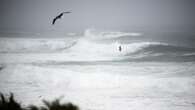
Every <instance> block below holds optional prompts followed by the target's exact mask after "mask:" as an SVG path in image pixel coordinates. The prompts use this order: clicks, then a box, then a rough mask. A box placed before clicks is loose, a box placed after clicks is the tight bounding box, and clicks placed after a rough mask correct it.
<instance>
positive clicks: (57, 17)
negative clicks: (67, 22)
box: [52, 11, 71, 25]
mask: <svg viewBox="0 0 195 110" xmlns="http://www.w3.org/2000/svg"><path fill="white" fill-rule="evenodd" d="M68 13H71V11H66V12H62V13H60V14H59V15H58V16H56V17H55V18H54V19H53V21H52V25H54V24H55V22H56V20H57V19H60V18H61V17H62V16H63V15H64V14H68Z"/></svg>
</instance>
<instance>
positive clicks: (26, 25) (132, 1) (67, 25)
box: [0, 0, 195, 32]
mask: <svg viewBox="0 0 195 110" xmlns="http://www.w3.org/2000/svg"><path fill="white" fill-rule="evenodd" d="M69 10H71V11H72V13H70V14H66V15H65V16H64V17H63V18H62V19H61V20H59V21H57V22H56V25H54V26H52V25H51V22H52V19H53V17H55V16H56V15H57V14H59V13H60V12H62V11H69ZM91 27H93V28H97V29H106V30H129V31H131V30H132V31H134V30H135V31H139V30H172V31H190V32H193V31H195V30H194V29H195V0H0V30H1V31H21V32H23V31H27V32H47V31H64V32H77V31H83V30H85V29H86V28H91Z"/></svg>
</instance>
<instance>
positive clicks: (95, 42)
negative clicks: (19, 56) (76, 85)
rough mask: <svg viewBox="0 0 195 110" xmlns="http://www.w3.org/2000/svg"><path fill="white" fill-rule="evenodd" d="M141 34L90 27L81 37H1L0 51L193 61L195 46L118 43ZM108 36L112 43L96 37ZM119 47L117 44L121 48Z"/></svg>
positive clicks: (84, 57) (80, 58)
mask: <svg viewBox="0 0 195 110" xmlns="http://www.w3.org/2000/svg"><path fill="white" fill-rule="evenodd" d="M142 35H143V34H142V33H127V32H97V31H95V30H93V29H88V30H86V31H85V32H84V35H83V36H81V37H74V38H71V39H70V38H63V39H51V38H50V39H49V38H47V39H46V38H45V39H3V40H0V46H1V48H0V53H35V54H36V53H45V52H56V53H62V57H63V58H62V59H66V60H68V61H67V62H69V61H195V48H189V47H182V46H178V45H173V44H168V43H165V42H157V41H153V42H149V41H139V42H138V41H137V42H135V41H134V42H131V43H121V42H120V38H122V37H124V36H126V37H132V36H133V37H140V36H142ZM116 38H117V39H116ZM108 39H109V40H112V42H109V43H105V42H99V40H101V41H104V40H108ZM113 39H115V40H113ZM119 47H121V51H120V50H119ZM52 58H53V57H52ZM52 60H53V59H52Z"/></svg>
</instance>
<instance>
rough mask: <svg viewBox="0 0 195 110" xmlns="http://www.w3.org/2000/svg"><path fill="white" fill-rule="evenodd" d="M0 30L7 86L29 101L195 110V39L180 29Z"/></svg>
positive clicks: (88, 109) (108, 109) (107, 109)
mask: <svg viewBox="0 0 195 110" xmlns="http://www.w3.org/2000/svg"><path fill="white" fill-rule="evenodd" d="M22 34H23V33H21V36H23V37H13V36H14V34H12V37H5V36H3V35H5V34H2V35H1V37H0V92H1V93H3V94H5V95H7V96H9V94H10V93H14V95H15V98H16V100H17V101H19V102H20V103H21V104H22V105H23V106H28V105H29V104H35V105H36V104H38V105H39V104H40V105H41V104H42V100H44V99H45V100H54V99H56V98H60V99H61V101H62V102H72V103H73V104H75V105H78V106H79V108H80V109H81V110H143V109H145V110H194V109H195V92H194V91H195V44H193V42H194V41H195V40H194V39H193V38H194V37H188V35H186V34H185V33H184V34H181V33H174V34H172V33H171V34H170V33H169V34H167V33H155V34H151V33H144V32H133V33H132V32H121V31H98V30H95V29H86V30H85V31H84V32H83V34H81V35H77V34H74V33H71V34H70V35H64V36H63V37H58V36H57V35H56V36H54V37H47V36H45V35H44V37H43V36H42V35H41V34H39V37H33V36H32V35H31V36H30V37H29V35H26V34H25V35H24V34H23V35H22Z"/></svg>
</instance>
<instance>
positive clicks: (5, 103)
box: [0, 93, 23, 110]
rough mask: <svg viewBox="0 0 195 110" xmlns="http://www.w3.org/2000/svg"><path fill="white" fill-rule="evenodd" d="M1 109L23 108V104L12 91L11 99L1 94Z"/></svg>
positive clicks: (13, 109) (15, 109)
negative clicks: (16, 99) (17, 100)
mask: <svg viewBox="0 0 195 110" xmlns="http://www.w3.org/2000/svg"><path fill="white" fill-rule="evenodd" d="M0 110H23V109H22V107H21V105H20V104H19V103H18V102H16V101H15V99H14V95H13V94H12V93H11V94H10V97H9V99H7V98H6V97H5V96H4V95H3V94H1V99H0Z"/></svg>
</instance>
